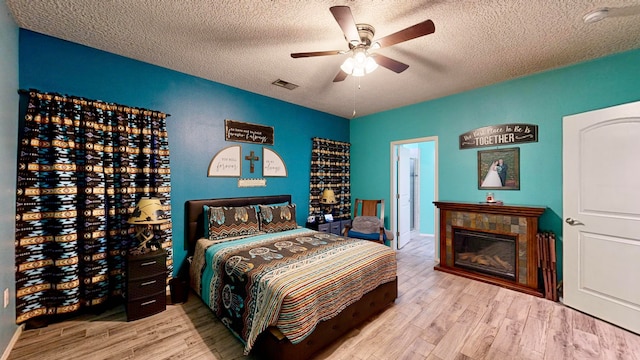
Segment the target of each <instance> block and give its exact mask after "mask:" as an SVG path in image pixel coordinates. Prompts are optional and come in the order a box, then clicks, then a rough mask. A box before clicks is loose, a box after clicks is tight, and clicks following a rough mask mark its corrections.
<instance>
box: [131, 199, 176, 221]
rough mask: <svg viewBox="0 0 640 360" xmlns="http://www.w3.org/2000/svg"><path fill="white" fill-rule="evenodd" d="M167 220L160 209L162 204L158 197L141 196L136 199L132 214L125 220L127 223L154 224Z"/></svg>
mask: <svg viewBox="0 0 640 360" xmlns="http://www.w3.org/2000/svg"><path fill="white" fill-rule="evenodd" d="M167 221H169V219H167V218H166V217H165V214H164V211H162V205H161V204H160V199H158V198H148V197H143V198H142V199H140V201H138V205H136V208H135V210H134V211H133V214H131V217H129V220H128V221H127V222H128V223H129V224H134V225H135V224H141V225H154V224H162V223H165V222H167Z"/></svg>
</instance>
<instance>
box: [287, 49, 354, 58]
mask: <svg viewBox="0 0 640 360" xmlns="http://www.w3.org/2000/svg"><path fill="white" fill-rule="evenodd" d="M340 54H344V51H342V50H330V51H312V52H302V53H291V57H292V58H294V59H297V58H303V57H312V56H326V55H340Z"/></svg>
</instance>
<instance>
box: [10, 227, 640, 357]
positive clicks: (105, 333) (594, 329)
mask: <svg viewBox="0 0 640 360" xmlns="http://www.w3.org/2000/svg"><path fill="white" fill-rule="evenodd" d="M397 256H398V278H399V297H398V299H397V300H396V302H395V304H394V305H393V306H391V307H389V308H388V309H387V310H386V311H384V312H383V313H381V314H380V315H378V316H376V317H375V318H373V319H371V320H370V321H368V322H367V323H366V324H364V325H362V326H360V327H359V328H358V329H356V330H354V331H352V332H350V333H349V334H348V335H347V336H345V337H344V338H343V339H341V340H340V341H338V342H337V343H335V344H334V345H333V346H331V347H330V348H328V349H326V350H325V351H324V352H323V353H321V354H320V355H319V356H318V359H354V360H360V359H371V360H387V359H433V360H438V359H457V360H462V359H474V360H475V359H553V360H557V359H630V360H640V336H638V335H635V334H632V333H630V332H628V331H625V330H622V329H620V328H617V327H615V326H612V325H610V324H608V323H605V322H603V321H600V320H598V319H594V318H592V317H590V316H587V315H584V314H582V313H580V312H578V311H575V310H572V309H569V308H567V307H564V306H562V305H561V304H559V303H553V302H550V301H548V300H544V299H539V298H535V297H532V296H529V295H525V294H522V293H518V292H515V291H511V290H506V289H503V288H500V287H497V286H493V285H488V284H484V283H481V282H477V281H472V280H468V279H465V278H462V277H458V276H455V275H450V274H446V273H443V272H439V271H434V270H433V265H434V259H433V240H432V239H431V238H420V239H416V240H413V241H411V242H410V243H409V244H408V245H407V246H406V247H405V248H404V249H402V250H401V251H399V252H398V255H397ZM34 358H35V359H47V360H56V359H65V360H67V359H221V360H228V359H254V358H257V357H253V356H243V355H242V346H241V344H240V343H239V341H237V340H236V339H235V338H234V337H233V336H232V335H231V334H230V333H229V331H227V330H226V328H224V327H223V326H222V324H221V323H220V322H219V321H217V320H216V319H214V317H213V315H212V313H211V312H210V311H209V309H207V308H206V307H205V306H204V305H203V303H202V302H201V301H200V300H199V299H197V298H195V297H194V296H191V297H190V298H189V300H188V301H187V302H186V303H184V304H178V305H169V306H168V307H167V311H165V312H163V313H161V314H158V315H154V316H152V317H149V318H146V319H142V320H138V321H134V322H126V321H125V314H124V308H123V307H119V308H116V309H114V310H112V311H108V312H105V313H103V314H101V315H99V316H81V317H79V318H77V319H74V320H70V321H66V322H63V323H58V324H54V325H50V326H48V327H46V328H42V329H35V330H28V331H25V332H23V333H22V335H21V336H20V339H19V340H18V342H17V343H16V344H15V347H14V349H13V351H12V352H11V354H10V356H9V359H12V360H18V359H34Z"/></svg>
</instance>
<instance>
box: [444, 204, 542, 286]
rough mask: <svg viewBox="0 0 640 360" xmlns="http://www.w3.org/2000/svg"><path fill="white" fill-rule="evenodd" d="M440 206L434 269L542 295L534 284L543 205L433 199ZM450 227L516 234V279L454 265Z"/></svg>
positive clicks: (535, 283) (535, 281) (536, 274)
mask: <svg viewBox="0 0 640 360" xmlns="http://www.w3.org/2000/svg"><path fill="white" fill-rule="evenodd" d="M434 204H435V205H436V207H438V209H440V264H438V265H436V267H435V269H436V270H440V271H445V272H448V273H452V274H456V275H460V276H465V277H468V278H471V279H475V280H479V281H484V282H488V283H492V284H495V285H499V286H503V287H506V288H509V289H512V290H518V291H522V292H525V293H528V294H531V295H536V296H542V291H541V289H540V287H539V286H538V267H537V266H538V264H537V263H538V251H537V240H536V234H537V233H538V218H539V217H540V215H542V214H543V213H544V211H545V210H546V207H544V206H528V205H505V204H489V203H470V202H452V201H435V202H434ZM454 229H467V230H478V231H483V232H487V233H494V234H505V235H512V236H515V237H516V239H517V240H516V246H517V254H518V256H517V266H516V279H515V281H509V280H505V279H501V278H496V277H493V276H489V275H486V274H480V273H477V272H474V271H469V270H467V269H463V268H459V267H456V266H454V250H453V234H454Z"/></svg>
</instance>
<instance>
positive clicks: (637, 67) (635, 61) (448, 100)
mask: <svg viewBox="0 0 640 360" xmlns="http://www.w3.org/2000/svg"><path fill="white" fill-rule="evenodd" d="M399 76H402V75H399ZM639 84H640V50H633V51H628V52H625V53H621V54H617V55H613V56H609V57H605V58H600V59H597V60H593V61H589V62H585V63H581V64H577V65H574V66H570V67H566V68H561V69H556V70H553V71H547V72H544V73H539V74H535V75H532V76H527V77H524V78H519V79H515V80H511V81H507V82H503V83H499V84H495V85H492V86H487V87H484V88H480V89H476V90H472V91H467V92H465V93H461V94H456V95H452V96H448V97H444V98H440V99H436V100H433V101H427V102H423V103H419V104H415V105H411V106H406V107H402V108H399V109H395V110H390V111H386V112H382V113H377V114H373V115H370V116H365V117H361V118H357V119H354V120H352V121H351V134H352V136H351V146H352V157H351V163H352V166H351V184H352V196H353V197H354V198H355V197H367V196H375V197H381V196H382V197H385V200H386V201H388V199H387V197H388V196H389V186H390V185H389V181H390V180H389V173H388V172H387V171H377V172H376V171H371V169H374V168H379V167H380V166H385V164H389V158H390V154H389V146H385V145H384V144H388V143H390V142H392V141H399V140H405V139H413V138H419V137H427V136H438V157H439V159H438V164H439V165H438V177H439V178H438V184H439V200H443V201H469V202H475V201H483V199H484V195H485V191H482V190H478V185H477V150H476V149H472V150H460V149H459V146H458V136H459V135H460V134H462V133H465V132H467V131H469V130H472V129H476V128H479V127H483V126H488V125H495V124H505V123H531V124H537V125H539V141H538V142H537V143H528V144H520V145H517V146H519V147H520V165H521V171H520V181H521V188H520V190H519V191H514V190H510V191H508V190H502V191H499V190H496V191H494V193H495V196H496V198H497V199H498V200H502V201H504V202H505V203H507V204H527V205H543V206H547V207H548V208H549V209H548V210H547V211H546V213H545V214H544V215H543V216H542V217H541V220H540V227H541V229H544V230H551V231H554V232H555V233H556V234H558V235H559V237H560V239H562V236H561V233H562V117H563V116H565V115H568V114H575V113H580V112H585V111H589V110H593V109H599V108H604V107H609V106H613V105H618V104H622V103H627V102H631V101H637V100H640V86H639ZM399 124H401V125H399ZM371 139H376V141H375V143H373V142H371ZM485 149H488V148H485ZM387 166H388V165H387ZM561 250H562V243H561V242H559V243H558V251H559V255H561ZM559 258H560V259H561V258H562V257H561V256H560V257H559ZM559 270H560V271H561V270H562V267H561V264H560V267H559Z"/></svg>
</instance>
